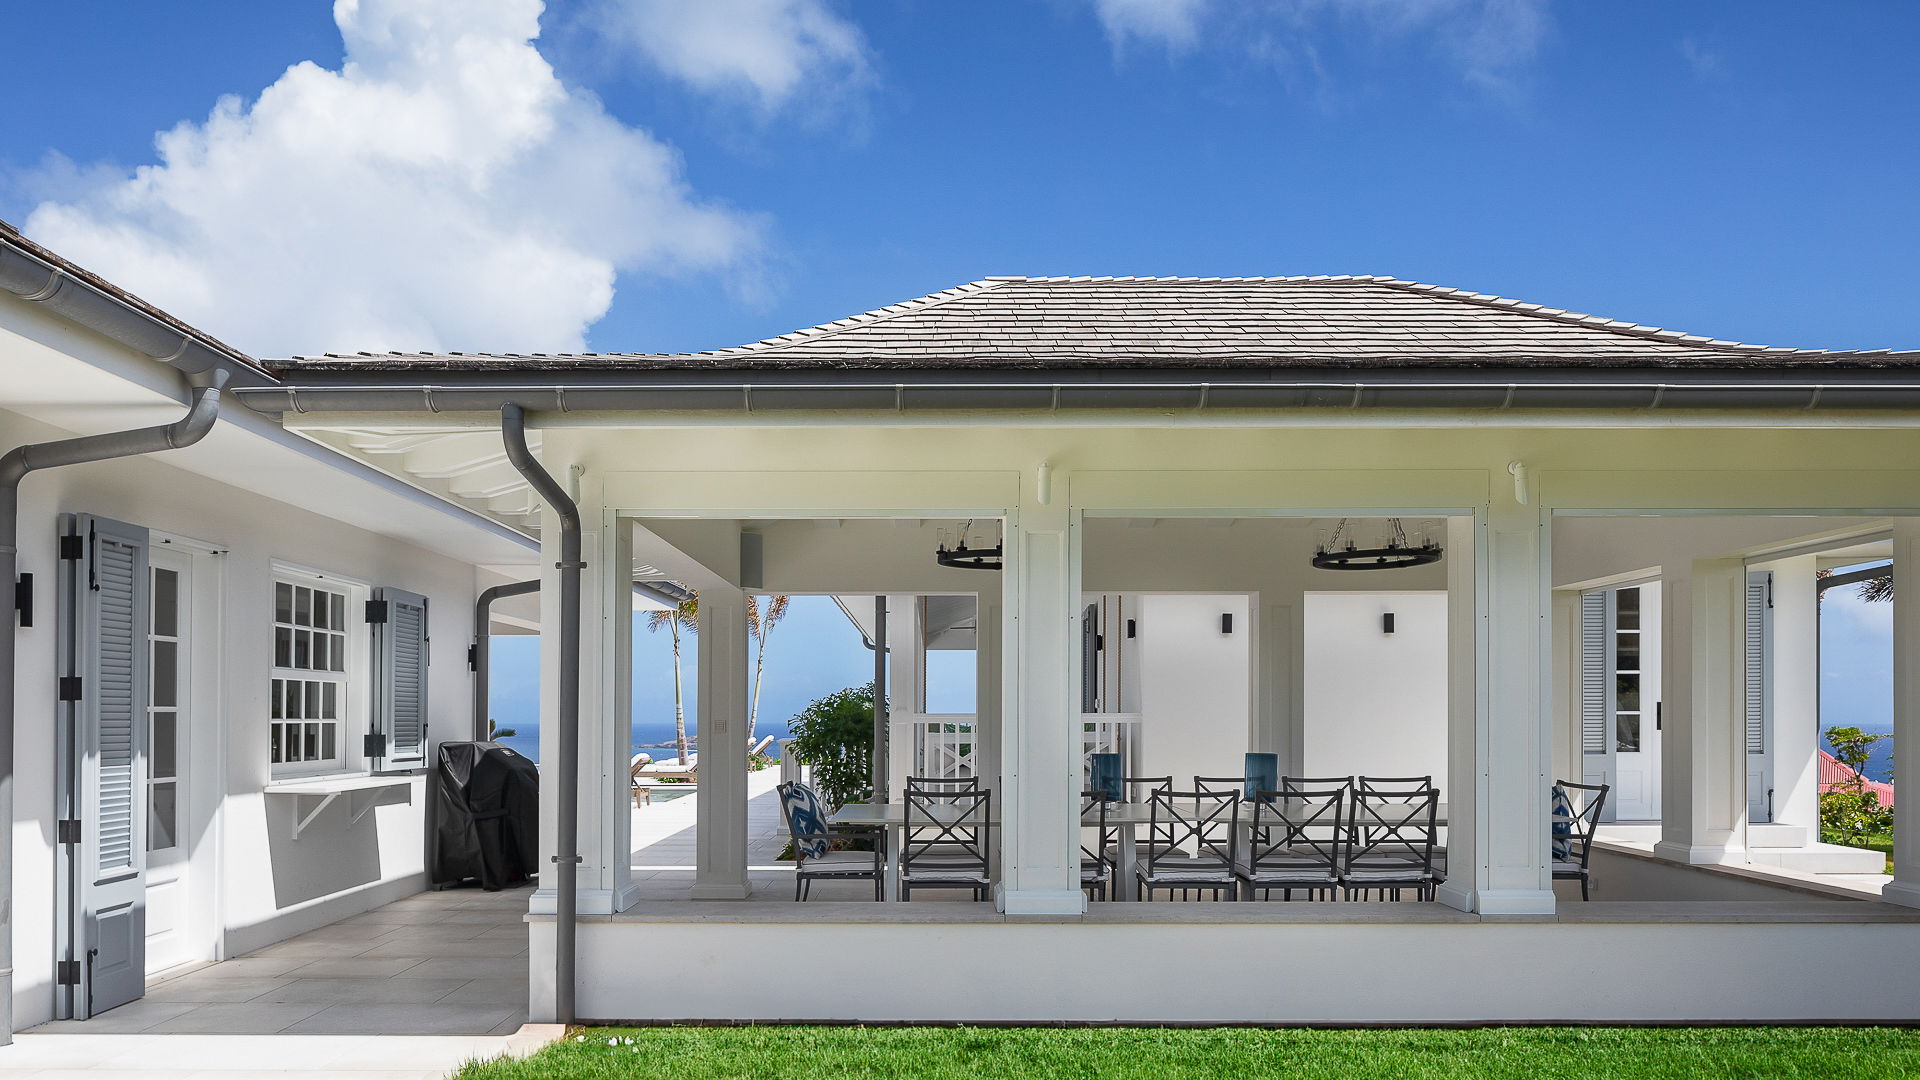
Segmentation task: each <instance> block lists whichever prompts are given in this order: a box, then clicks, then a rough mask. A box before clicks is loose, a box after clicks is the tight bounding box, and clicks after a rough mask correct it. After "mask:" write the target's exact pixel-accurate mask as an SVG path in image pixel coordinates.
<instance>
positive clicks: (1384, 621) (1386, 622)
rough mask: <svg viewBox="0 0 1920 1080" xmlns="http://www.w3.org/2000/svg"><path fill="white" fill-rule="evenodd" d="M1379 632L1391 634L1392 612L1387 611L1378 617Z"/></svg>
mask: <svg viewBox="0 0 1920 1080" xmlns="http://www.w3.org/2000/svg"><path fill="white" fill-rule="evenodd" d="M1380 632H1381V633H1383V634H1391V633H1393V612H1391V611H1389V612H1387V613H1386V614H1384V615H1382V616H1380Z"/></svg>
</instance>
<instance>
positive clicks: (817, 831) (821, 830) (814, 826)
mask: <svg viewBox="0 0 1920 1080" xmlns="http://www.w3.org/2000/svg"><path fill="white" fill-rule="evenodd" d="M780 806H781V808H782V809H783V810H785V811H786V813H787V828H788V830H789V831H791V832H792V833H793V836H794V841H793V846H794V849H795V850H796V851H797V852H798V853H799V854H800V855H801V856H803V857H805V858H809V859H820V858H825V857H826V854H827V841H826V839H825V834H826V831H827V808H826V805H825V804H824V803H822V802H821V801H820V795H819V793H818V792H816V791H814V790H813V789H812V788H810V787H808V786H807V785H805V784H800V783H794V784H787V785H785V786H784V787H782V788H781V789H780ZM802 836H805V837H808V839H805V840H802V839H800V837H802Z"/></svg>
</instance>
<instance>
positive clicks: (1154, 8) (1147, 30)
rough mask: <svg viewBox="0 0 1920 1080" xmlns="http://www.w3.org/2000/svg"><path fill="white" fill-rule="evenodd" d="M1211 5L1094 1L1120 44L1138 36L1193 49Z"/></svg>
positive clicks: (1186, 0) (1203, 0)
mask: <svg viewBox="0 0 1920 1080" xmlns="http://www.w3.org/2000/svg"><path fill="white" fill-rule="evenodd" d="M1207 6H1208V0H1093V9H1094V14H1096V15H1098V16H1099V18H1100V25H1101V26H1102V27H1103V28H1104V29H1105V30H1106V32H1107V37H1108V38H1109V39H1110V40H1111V41H1112V42H1113V43H1114V45H1115V46H1116V47H1117V46H1120V45H1123V44H1125V43H1126V42H1127V41H1128V40H1130V39H1135V38H1137V39H1139V40H1141V41H1146V42H1152V43H1157V44H1161V45H1165V46H1167V47H1168V48H1169V49H1176V50H1178V49H1186V48H1189V47H1191V46H1192V45H1193V44H1194V42H1195V40H1196V39H1198V38H1199V36H1200V20H1201V17H1202V16H1203V15H1204V14H1205V13H1206V8H1207Z"/></svg>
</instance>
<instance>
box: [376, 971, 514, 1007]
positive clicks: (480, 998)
mask: <svg viewBox="0 0 1920 1080" xmlns="http://www.w3.org/2000/svg"><path fill="white" fill-rule="evenodd" d="M393 981H394V982H416V981H418V982H424V981H426V980H415V979H395V980H393ZM438 1003H439V1004H441V1005H518V1006H521V1007H523V1008H524V1007H525V1006H526V1004H527V980H526V977H525V976H524V975H522V976H521V977H519V978H511V979H475V980H473V981H472V982H469V983H466V984H464V985H462V986H460V987H459V988H458V989H456V990H454V991H453V992H452V993H450V994H448V995H447V996H445V997H443V998H440V999H439V1002H438Z"/></svg>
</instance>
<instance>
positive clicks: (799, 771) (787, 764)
mask: <svg viewBox="0 0 1920 1080" xmlns="http://www.w3.org/2000/svg"><path fill="white" fill-rule="evenodd" d="M779 746H780V782H781V783H783V784H792V783H796V782H798V783H802V784H804V783H808V782H809V781H810V780H811V776H810V773H809V770H808V769H807V767H806V766H805V765H802V764H801V763H800V759H799V758H798V757H796V756H795V755H794V752H793V740H792V739H781V740H780V743H779Z"/></svg>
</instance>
